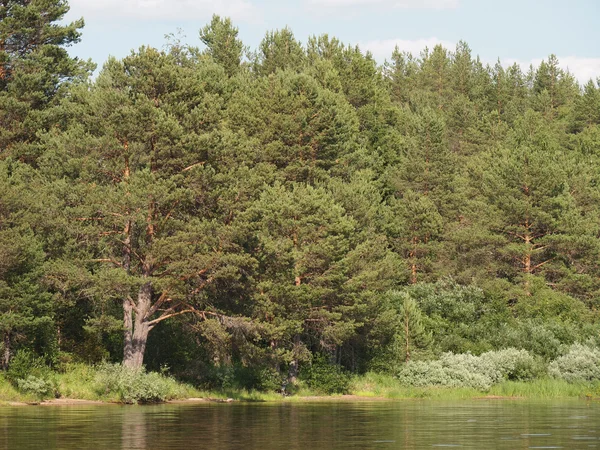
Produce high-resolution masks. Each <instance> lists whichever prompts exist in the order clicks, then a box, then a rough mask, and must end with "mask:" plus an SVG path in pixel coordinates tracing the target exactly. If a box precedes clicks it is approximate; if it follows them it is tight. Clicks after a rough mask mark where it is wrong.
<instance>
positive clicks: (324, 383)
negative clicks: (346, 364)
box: [300, 356, 350, 394]
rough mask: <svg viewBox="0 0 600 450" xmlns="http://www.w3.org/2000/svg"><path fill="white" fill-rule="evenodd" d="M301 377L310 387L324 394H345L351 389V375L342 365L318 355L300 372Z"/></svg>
mask: <svg viewBox="0 0 600 450" xmlns="http://www.w3.org/2000/svg"><path fill="white" fill-rule="evenodd" d="M300 379H301V380H303V381H305V382H306V384H307V385H308V387H309V388H311V389H314V390H316V391H318V392H322V393H324V394H345V393H348V391H349V389H350V375H349V374H348V373H346V372H345V371H344V370H343V369H342V368H341V367H340V366H338V365H334V364H329V362H327V360H326V359H325V357H322V356H320V357H316V358H315V359H314V360H313V363H312V364H311V365H310V366H307V367H304V368H303V369H302V371H301V372H300Z"/></svg>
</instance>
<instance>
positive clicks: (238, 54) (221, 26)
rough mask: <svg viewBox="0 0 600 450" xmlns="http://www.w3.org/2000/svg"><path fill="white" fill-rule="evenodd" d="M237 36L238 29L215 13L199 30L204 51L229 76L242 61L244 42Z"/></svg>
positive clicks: (238, 68) (238, 67)
mask: <svg viewBox="0 0 600 450" xmlns="http://www.w3.org/2000/svg"><path fill="white" fill-rule="evenodd" d="M237 36H238V29H237V28H236V27H234V26H233V25H232V23H231V20H230V19H229V18H225V19H222V18H221V17H220V16H218V15H216V14H215V15H213V17H212V20H211V22H210V24H208V25H206V26H205V27H204V28H202V29H201V30H200V40H201V41H202V43H203V44H204V45H206V53H207V54H209V55H210V56H211V57H212V58H213V59H214V60H215V62H216V63H217V64H220V65H221V66H223V68H224V69H225V73H226V74H227V75H229V76H233V75H235V74H236V73H237V72H238V71H239V70H240V64H241V62H242V56H243V52H244V44H243V43H242V41H241V40H240V39H238V37H237Z"/></svg>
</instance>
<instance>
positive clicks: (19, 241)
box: [0, 161, 53, 369]
mask: <svg viewBox="0 0 600 450" xmlns="http://www.w3.org/2000/svg"><path fill="white" fill-rule="evenodd" d="M34 176H35V175H34V174H33V173H32V171H31V169H29V168H28V167H27V166H24V165H22V164H19V163H16V162H14V161H3V162H0V333H1V334H2V356H1V359H0V368H2V369H6V368H7V367H8V366H9V364H10V360H11V357H12V356H13V354H14V347H15V345H16V344H17V343H18V342H20V343H21V344H22V345H28V346H34V347H37V348H36V350H39V351H41V352H45V353H50V349H51V347H52V342H44V341H48V340H49V341H52V337H51V336H52V332H53V330H52V328H53V317H52V316H53V314H52V313H53V311H52V303H51V301H50V300H51V298H50V296H49V295H48V293H47V292H46V291H45V289H44V288H43V286H42V283H41V281H42V280H41V278H42V275H43V270H42V269H43V264H44V260H45V254H44V251H43V249H42V245H41V244H42V243H41V242H40V239H39V238H38V237H37V236H36V235H35V234H34V232H33V230H32V228H31V227H32V225H33V224H34V220H35V218H36V210H37V208H36V206H37V205H36V203H37V202H36V201H35V193H34V192H33V190H32V189H30V188H29V187H28V184H33V183H32V177H34ZM36 336H37V338H36ZM36 344H37V345H36Z"/></svg>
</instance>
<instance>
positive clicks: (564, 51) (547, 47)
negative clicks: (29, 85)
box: [65, 0, 600, 83]
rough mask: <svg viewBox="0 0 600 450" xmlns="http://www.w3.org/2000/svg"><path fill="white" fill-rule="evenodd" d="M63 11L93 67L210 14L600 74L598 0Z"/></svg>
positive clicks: (158, 42) (257, 31)
mask: <svg viewBox="0 0 600 450" xmlns="http://www.w3.org/2000/svg"><path fill="white" fill-rule="evenodd" d="M69 4H70V5H71V11H70V12H69V13H68V15H67V17H66V18H65V20H67V21H70V20H75V19H78V18H80V17H83V18H84V19H85V24H86V25H85V28H84V30H83V37H82V41H81V42H80V43H79V44H77V45H75V46H73V47H71V48H70V49H69V51H70V53H71V54H72V55H74V56H78V57H80V58H84V59H88V58H91V59H92V60H93V61H94V62H95V63H97V64H98V66H99V67H101V66H102V64H103V63H104V62H105V61H106V60H107V58H108V57H109V55H112V56H116V57H118V58H122V57H124V56H126V55H128V54H129V53H130V52H131V50H132V49H137V48H139V47H140V46H141V45H150V46H153V47H156V48H163V47H164V45H165V42H166V40H165V35H167V34H171V33H175V34H176V33H177V32H178V30H181V32H182V33H183V36H184V38H183V39H182V40H183V41H184V42H186V43H189V44H191V45H197V46H201V43H200V40H199V38H198V31H199V30H200V28H202V27H203V26H204V25H206V24H207V23H208V22H209V21H210V19H211V17H212V15H213V14H219V15H221V16H227V17H230V18H231V19H232V21H233V23H234V24H235V25H236V26H237V27H238V28H239V37H240V38H241V39H242V41H243V42H244V44H246V45H248V46H249V47H250V48H253V49H254V48H256V47H257V46H258V44H259V43H260V41H261V40H262V38H263V37H264V35H265V33H266V32H267V31H269V30H275V29H281V28H284V27H286V26H288V27H289V28H290V29H291V30H292V31H293V33H294V35H295V36H296V38H297V39H299V40H300V41H301V42H306V40H307V38H308V37H309V36H311V35H320V34H323V33H327V34H329V35H330V36H335V37H337V38H338V39H340V40H341V41H342V42H345V43H347V44H353V45H354V44H358V45H359V46H360V48H361V49H363V50H369V51H371V52H372V53H373V55H374V57H375V58H376V59H377V60H378V61H379V62H383V61H384V60H385V59H386V58H389V57H390V55H391V53H392V51H393V49H394V47H395V46H396V45H398V47H399V48H400V49H401V50H406V51H410V52H412V53H413V54H415V55H418V54H419V53H420V51H421V50H422V49H423V48H424V47H425V46H428V47H429V48H431V47H433V46H434V45H436V44H438V43H441V44H442V45H444V46H445V47H446V48H448V49H450V50H453V49H454V48H455V46H456V43H457V42H458V41H460V40H463V41H465V42H467V44H468V45H469V47H470V48H471V50H472V53H473V55H474V56H475V55H479V57H480V58H481V59H482V61H484V62H485V63H490V64H495V63H496V61H498V60H500V61H501V63H502V64H504V65H510V64H512V63H514V62H517V63H518V64H520V65H521V66H523V68H524V69H526V68H528V67H529V65H530V64H534V66H537V65H538V64H539V63H540V61H542V60H543V59H545V58H547V57H548V55H550V54H555V55H556V56H557V57H558V58H559V60H560V62H561V66H562V67H563V68H565V69H567V68H568V69H569V71H570V72H571V73H572V74H573V75H574V76H575V77H576V78H577V79H578V80H579V81H580V82H582V83H585V82H587V81H588V80H589V79H590V78H592V79H596V78H598V77H600V44H599V43H600V0H569V1H565V0H288V1H284V0H70V1H69Z"/></svg>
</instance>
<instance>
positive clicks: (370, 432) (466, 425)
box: [0, 400, 600, 450]
mask: <svg viewBox="0 0 600 450" xmlns="http://www.w3.org/2000/svg"><path fill="white" fill-rule="evenodd" d="M0 448H2V449H5V448H6V449H19V450H21V449H78V450H79V449H88V448H89V449H104V448H106V449H154V450H162V449H175V450H180V449H183V450H191V449H236V448H239V449H261V450H266V449H310V450H321V449H327V450H329V449H349V448H350V449H352V448H355V449H369V448H374V449H379V448H381V449H386V448H387V449H391V448H405V449H412V448H417V449H420V448H432V449H435V448H459V449H460V448H463V449H536V448H537V449H542V448H546V449H550V448H565V449H588V448H598V449H600V403H597V402H596V403H593V402H585V401H578V402H529V401H523V400H520V401H506V400H503V401H498V400H479V401H470V402H465V401H460V402H438V401H427V400H407V401H393V402H366V401H360V402H318V403H284V404H276V403H252V404H243V403H234V404H218V403H202V404H178V405H177V404H173V405H156V406H116V405H100V406H81V405H78V406H52V407H0Z"/></svg>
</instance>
